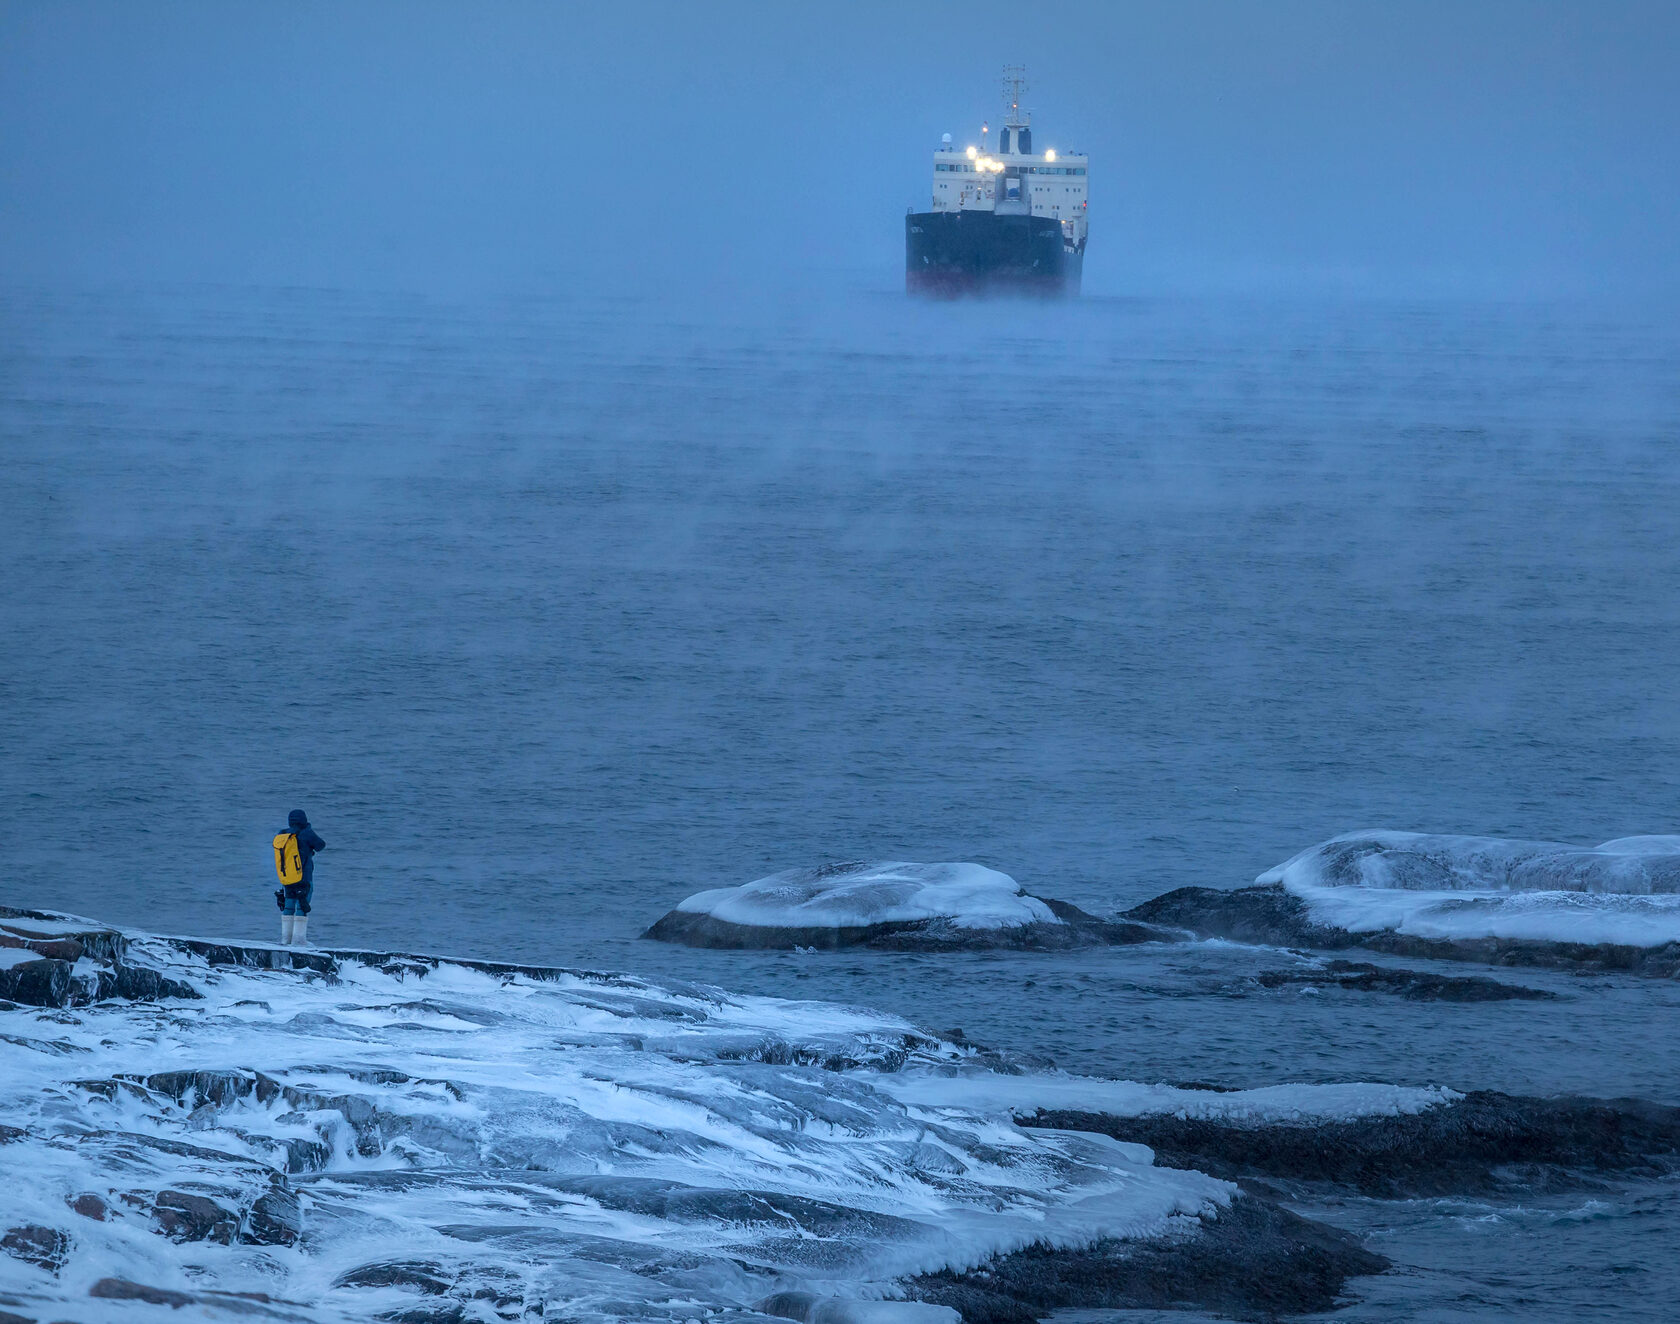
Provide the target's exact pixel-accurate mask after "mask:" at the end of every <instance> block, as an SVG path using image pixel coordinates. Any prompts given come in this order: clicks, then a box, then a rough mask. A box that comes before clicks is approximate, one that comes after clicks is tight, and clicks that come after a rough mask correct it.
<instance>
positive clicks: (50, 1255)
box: [0, 1223, 70, 1273]
mask: <svg viewBox="0 0 1680 1324" xmlns="http://www.w3.org/2000/svg"><path fill="white" fill-rule="evenodd" d="M0 1250H3V1251H5V1252H6V1254H8V1255H10V1256H11V1257H12V1258H13V1259H16V1260H23V1261H24V1262H25V1263H26V1264H33V1265H36V1266H37V1267H39V1268H42V1269H45V1270H46V1271H47V1272H48V1273H57V1272H58V1271H59V1270H60V1269H62V1268H63V1267H64V1262H65V1261H66V1260H68V1259H69V1258H70V1238H69V1237H68V1236H67V1235H65V1234H64V1233H63V1232H60V1231H59V1230H58V1229H57V1228H55V1227H42V1226H40V1225H39V1224H37V1223H26V1224H25V1225H24V1226H22V1227H13V1228H7V1229H6V1233H5V1235H4V1236H0Z"/></svg>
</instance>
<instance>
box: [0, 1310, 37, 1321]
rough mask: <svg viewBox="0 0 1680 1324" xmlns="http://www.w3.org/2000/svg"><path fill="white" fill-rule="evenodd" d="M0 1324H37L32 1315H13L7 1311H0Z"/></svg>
mask: <svg viewBox="0 0 1680 1324" xmlns="http://www.w3.org/2000/svg"><path fill="white" fill-rule="evenodd" d="M0 1324H38V1322H37V1320H36V1319H35V1317H34V1316H33V1315H14V1314H13V1313H12V1312H11V1311H9V1310H0Z"/></svg>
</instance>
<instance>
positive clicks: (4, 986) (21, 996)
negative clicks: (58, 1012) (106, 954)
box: [0, 956, 72, 1007]
mask: <svg viewBox="0 0 1680 1324" xmlns="http://www.w3.org/2000/svg"><path fill="white" fill-rule="evenodd" d="M71 968H72V967H71V964H70V962H69V961H60V960H55V959H54V958H52V957H50V956H44V957H41V958H39V959H38V960H34V961H20V962H18V964H16V965H14V966H8V967H6V968H5V969H0V998H5V999H6V1000H7V1001H9V1002H19V1003H22V1004H23V1005H24V1006H26V1007H67V1006H69V1005H70V990H71V986H72V980H71V978H70V973H71Z"/></svg>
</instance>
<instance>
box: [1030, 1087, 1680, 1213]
mask: <svg viewBox="0 0 1680 1324" xmlns="http://www.w3.org/2000/svg"><path fill="white" fill-rule="evenodd" d="M1020 1120H1021V1121H1022V1123H1023V1124H1024V1125H1028V1126H1043V1127H1051V1128H1055V1129H1058V1130H1066V1131H1095V1132H1098V1133H1100V1134H1102V1135H1110V1136H1113V1137H1114V1138H1115V1139H1117V1140H1125V1141H1129V1142H1132V1143H1135V1144H1141V1145H1148V1146H1149V1147H1150V1148H1151V1149H1152V1150H1153V1151H1154V1152H1155V1161H1156V1162H1157V1163H1159V1164H1163V1165H1164V1166H1166V1167H1172V1168H1193V1169H1195V1170H1196V1171H1199V1172H1206V1173H1211V1174H1212V1175H1214V1176H1217V1177H1223V1178H1225V1179H1226V1180H1228V1181H1252V1180H1261V1181H1264V1182H1267V1183H1275V1182H1283V1183H1291V1184H1300V1185H1304V1186H1309V1187H1326V1186H1327V1187H1332V1188H1337V1189H1343V1190H1352V1191H1357V1192H1359V1193H1360V1194H1361V1195H1368V1196H1376V1197H1380V1198H1383V1199H1403V1198H1411V1197H1417V1196H1441V1195H1466V1194H1487V1193H1496V1192H1499V1191H1501V1190H1509V1189H1511V1188H1513V1187H1521V1188H1523V1189H1525V1190H1533V1189H1537V1188H1538V1189H1548V1188H1553V1187H1560V1186H1570V1185H1578V1184H1580V1183H1581V1182H1583V1181H1587V1182H1591V1181H1593V1180H1595V1179H1598V1178H1600V1177H1602V1176H1604V1175H1606V1174H1615V1175H1618V1176H1642V1177H1652V1176H1667V1175H1670V1174H1673V1173H1675V1172H1680V1108H1671V1107H1665V1106H1661V1105H1657V1104H1651V1103H1646V1102H1644V1101H1642V1100H1637V1099H1620V1100H1613V1101H1606V1100H1599V1099H1581V1098H1559V1099H1537V1098H1524V1097H1521V1096H1516V1095H1509V1094H1501V1093H1497V1092H1495V1091H1492V1090H1477V1091H1474V1092H1472V1093H1469V1094H1466V1095H1464V1096H1462V1097H1461V1098H1458V1099H1455V1100H1451V1101H1448V1102H1444V1103H1441V1104H1438V1105H1436V1106H1434V1107H1431V1108H1425V1109H1421V1110H1419V1111H1416V1112H1409V1113H1394V1114H1390V1115H1372V1116H1367V1117H1362V1118H1360V1119H1358V1120H1357V1121H1336V1120H1326V1121H1322V1122H1319V1123H1317V1124H1315V1125H1306V1126H1303V1125H1298V1124H1294V1123H1290V1122H1279V1123H1271V1124H1267V1123H1264V1122H1260V1121H1256V1120H1254V1119H1246V1120H1244V1121H1241V1122H1231V1121H1224V1120H1220V1119H1217V1118H1209V1117H1196V1116H1185V1115H1182V1114H1173V1113H1160V1112H1157V1113H1150V1114H1145V1115H1141V1116H1133V1117H1116V1116H1113V1115H1107V1114H1101V1113H1091V1112H1081V1111H1076V1110H1057V1111H1044V1112H1040V1113H1038V1114H1037V1115H1035V1116H1031V1117H1023V1118H1021V1119H1020Z"/></svg>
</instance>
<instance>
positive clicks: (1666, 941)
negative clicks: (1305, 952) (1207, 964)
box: [1122, 830, 1680, 977]
mask: <svg viewBox="0 0 1680 1324" xmlns="http://www.w3.org/2000/svg"><path fill="white" fill-rule="evenodd" d="M1122 918H1123V919H1129V920H1133V921H1136V922H1139V923H1146V924H1156V925H1170V926H1178V927H1181V928H1183V929H1186V930H1189V931H1190V932H1193V933H1198V934H1201V935H1204V936H1208V937H1218V938H1228V939H1232V940H1234V941H1237V942H1253V943H1266V944H1272V945H1277V946H1292V947H1316V948H1320V949H1332V950H1333V949H1337V948H1345V947H1352V946H1361V947H1368V948H1371V949H1373V950H1378V951H1387V952H1392V953H1395V954H1398V955H1405V956H1422V957H1445V958H1451V959H1465V960H1475V961H1486V962H1489V963H1493V964H1500V965H1549V966H1558V967H1565V968H1568V967H1574V968H1593V969H1611V970H1629V971H1637V972H1639V973H1644V974H1652V975H1657V976H1663V977H1669V976H1673V975H1676V974H1680V837H1674V836H1650V837H1623V838H1620V839H1618V840H1616V841H1607V842H1605V843H1604V844H1603V845H1602V846H1590V847H1588V846H1566V845H1560V844H1558V843H1555V842H1545V841H1508V840H1503V839H1500V838H1496V837H1459V836H1441V835H1430V834H1425V833H1417V832H1394V831H1385V830H1384V831H1367V832H1350V833H1346V834H1344V835H1342V836H1339V837H1332V838H1331V839H1330V840H1328V841H1325V842H1321V843H1319V844H1318V845H1316V846H1312V847H1310V848H1308V849H1307V850H1304V851H1302V852H1301V853H1300V854H1298V855H1295V856H1293V857H1292V858H1290V859H1289V860H1286V861H1285V862H1284V863H1282V864H1280V865H1277V866H1276V867H1275V868H1272V869H1268V870H1266V872H1264V873H1262V874H1261V875H1260V876H1259V877H1258V878H1257V879H1256V880H1255V885H1254V886H1253V887H1247V888H1239V889H1236V890H1230V891H1227V890H1222V889H1216V888H1203V887H1185V888H1179V889H1177V890H1176V891H1174V892H1169V893H1167V894H1165V895H1163V896H1159V897H1156V898H1155V899H1154V900H1152V901H1147V902H1145V903H1144V904H1143V905H1141V906H1137V907H1135V908H1133V909H1132V910H1130V911H1128V912H1127V913H1126V914H1125V915H1124V916H1122Z"/></svg>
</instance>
